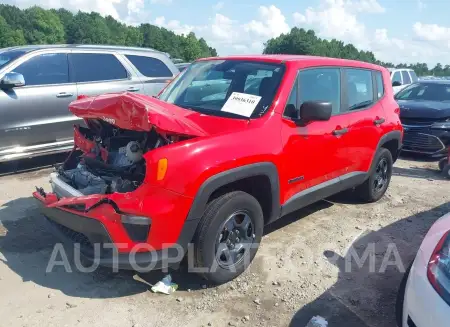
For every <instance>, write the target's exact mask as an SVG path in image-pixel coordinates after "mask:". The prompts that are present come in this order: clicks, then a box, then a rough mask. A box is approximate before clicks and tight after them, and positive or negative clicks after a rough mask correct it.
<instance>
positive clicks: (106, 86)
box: [69, 50, 143, 96]
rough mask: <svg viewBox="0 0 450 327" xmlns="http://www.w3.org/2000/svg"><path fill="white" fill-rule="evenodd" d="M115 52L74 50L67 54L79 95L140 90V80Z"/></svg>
mask: <svg viewBox="0 0 450 327" xmlns="http://www.w3.org/2000/svg"><path fill="white" fill-rule="evenodd" d="M119 58H120V57H119V56H117V55H116V54H115V53H108V52H102V53H99V52H94V51H91V52H81V51H79V52H78V51H76V50H74V52H73V53H72V54H70V56H69V62H70V66H71V68H72V71H73V76H72V78H73V81H74V82H75V83H76V85H77V91H78V94H79V95H88V96H95V95H99V94H104V93H116V92H125V91H128V92H140V91H142V87H143V85H142V82H141V80H140V79H139V78H138V77H137V76H136V75H135V74H133V72H132V71H131V70H130V69H127V68H125V63H123V62H121V60H119Z"/></svg>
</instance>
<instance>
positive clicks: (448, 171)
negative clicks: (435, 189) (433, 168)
mask: <svg viewBox="0 0 450 327" xmlns="http://www.w3.org/2000/svg"><path fill="white" fill-rule="evenodd" d="M442 175H443V176H444V177H445V178H448V179H450V164H447V165H445V166H444V168H443V169H442Z"/></svg>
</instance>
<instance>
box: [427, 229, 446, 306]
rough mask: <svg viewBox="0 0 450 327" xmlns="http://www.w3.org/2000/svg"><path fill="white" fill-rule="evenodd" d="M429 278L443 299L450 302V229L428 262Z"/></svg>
mask: <svg viewBox="0 0 450 327" xmlns="http://www.w3.org/2000/svg"><path fill="white" fill-rule="evenodd" d="M427 275H428V280H429V281H430V283H431V285H433V287H434V289H435V290H436V292H438V293H439V295H440V296H441V297H442V299H443V300H444V301H445V302H447V303H448V304H450V231H448V232H447V233H445V235H444V236H443V237H442V239H441V240H440V241H439V243H438V245H437V246H436V248H435V249H434V251H433V254H432V255H431V258H430V261H429V262H428V271H427Z"/></svg>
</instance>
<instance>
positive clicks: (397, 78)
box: [392, 71, 402, 84]
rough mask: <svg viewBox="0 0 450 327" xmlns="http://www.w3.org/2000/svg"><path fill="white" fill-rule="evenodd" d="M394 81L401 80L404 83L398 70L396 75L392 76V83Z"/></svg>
mask: <svg viewBox="0 0 450 327" xmlns="http://www.w3.org/2000/svg"><path fill="white" fill-rule="evenodd" d="M394 82H400V84H401V83H402V76H401V75H400V72H398V71H397V72H395V73H394V76H392V83H394Z"/></svg>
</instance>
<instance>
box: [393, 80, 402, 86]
mask: <svg viewBox="0 0 450 327" xmlns="http://www.w3.org/2000/svg"><path fill="white" fill-rule="evenodd" d="M392 86H402V83H401V82H399V81H394V82H392Z"/></svg>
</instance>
